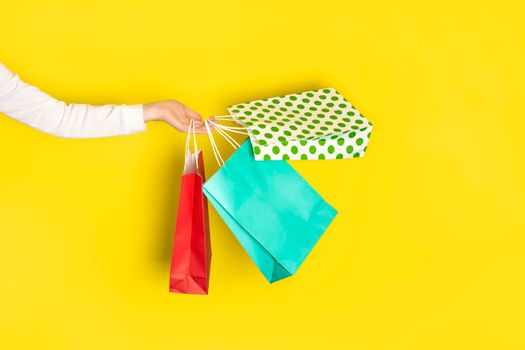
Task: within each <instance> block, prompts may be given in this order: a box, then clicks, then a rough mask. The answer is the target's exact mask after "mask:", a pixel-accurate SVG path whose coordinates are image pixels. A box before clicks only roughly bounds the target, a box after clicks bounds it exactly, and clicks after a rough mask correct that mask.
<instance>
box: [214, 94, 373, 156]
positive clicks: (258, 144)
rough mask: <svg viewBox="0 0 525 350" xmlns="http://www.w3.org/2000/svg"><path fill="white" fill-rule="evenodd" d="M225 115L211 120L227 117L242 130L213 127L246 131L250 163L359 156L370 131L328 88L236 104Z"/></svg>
mask: <svg viewBox="0 0 525 350" xmlns="http://www.w3.org/2000/svg"><path fill="white" fill-rule="evenodd" d="M228 112H229V113H230V116H222V117H221V116H218V117H216V119H217V120H219V121H220V120H232V119H233V121H235V122H237V123H238V124H240V125H241V126H242V127H231V126H225V125H224V124H220V125H219V124H216V127H217V128H221V129H222V130H223V131H231V132H237V133H247V134H248V135H249V137H250V142H251V144H252V147H253V153H254V157H255V159H256V160H288V159H291V160H307V159H310V160H317V159H342V158H357V157H362V156H363V155H364V154H365V151H366V148H367V145H368V140H369V138H370V133H371V131H372V124H371V123H370V122H369V121H368V120H367V119H366V118H364V117H363V116H362V115H361V114H360V113H359V111H358V110H357V109H356V108H355V107H354V106H352V104H351V103H350V102H348V101H347V100H346V99H345V98H344V97H343V96H342V95H341V94H340V93H339V92H337V91H336V90H335V89H332V88H327V89H321V90H317V91H306V92H302V93H298V94H290V95H286V96H279V97H272V98H266V99H263V100H257V101H251V102H247V103H242V104H237V105H233V106H230V107H229V108H228Z"/></svg>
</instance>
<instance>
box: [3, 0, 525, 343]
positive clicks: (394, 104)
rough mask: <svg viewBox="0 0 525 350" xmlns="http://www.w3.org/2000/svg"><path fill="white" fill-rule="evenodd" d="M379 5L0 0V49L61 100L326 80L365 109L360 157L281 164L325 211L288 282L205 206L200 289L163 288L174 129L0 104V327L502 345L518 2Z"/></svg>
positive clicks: (66, 336)
mask: <svg viewBox="0 0 525 350" xmlns="http://www.w3.org/2000/svg"><path fill="white" fill-rule="evenodd" d="M393 3H394V2H376V1H354V2H353V3H350V2H347V1H286V2H285V1H266V2H260V3H259V2H249V1H206V2H205V1H193V2H190V1H186V2H182V1H154V0H150V1H129V0H126V1H124V0H119V1H108V0H105V1H101V0H90V1H83V2H80V1H65V0H63V1H47V2H44V1H24V0H17V1H5V2H3V3H2V6H1V10H0V11H1V13H2V15H1V18H2V19H1V20H0V33H1V40H0V42H1V44H0V60H1V61H2V62H3V63H4V64H5V65H6V66H8V67H9V68H11V69H12V70H13V71H15V72H17V73H19V74H20V76H21V77H22V78H23V79H24V80H26V81H28V82H30V83H33V84H35V85H37V86H39V87H40V88H42V89H43V90H45V91H47V92H49V93H51V94H52V95H54V96H56V97H58V98H61V99H63V100H65V101H68V102H79V103H80V102H83V103H91V104H105V103H141V102H149V101H155V100H162V99H178V100H180V101H182V102H184V103H186V104H188V105H189V106H191V107H193V108H194V109H196V110H198V111H200V112H201V113H202V114H203V115H213V114H225V113H226V107H227V106H228V105H229V104H232V103H237V102H244V101H249V100H253V99H257V98H263V97H271V96H275V95H280V94H284V93H292V92H299V91H303V90H308V89H313V88H321V87H328V86H333V87H335V88H337V89H338V90H339V91H341V93H342V94H343V95H344V96H345V97H346V98H347V99H349V100H350V101H351V102H352V103H354V104H355V105H356V106H357V107H358V108H359V109H360V110H361V111H362V113H363V114H364V115H365V116H367V117H368V118H369V119H370V120H371V121H372V122H373V123H374V126H375V129H374V133H373V136H372V139H371V143H370V145H369V148H368V153H367V155H366V157H365V158H362V159H350V160H344V161H311V162H292V165H293V166H294V167H295V168H296V169H297V170H298V171H299V172H300V173H301V174H302V175H303V176H304V177H305V178H306V179H307V180H308V181H309V182H310V183H311V185H312V186H313V187H314V188H316V189H317V190H318V191H319V192H320V193H321V194H322V195H323V196H324V197H325V199H326V200H327V201H328V202H330V203H331V204H332V205H333V206H334V207H335V208H337V209H338V210H339V212H340V214H339V215H338V217H337V218H336V220H335V221H334V223H333V224H332V226H331V227H330V228H329V230H328V231H327V232H326V234H325V235H324V236H323V238H322V239H321V240H320V242H319V244H318V245H317V246H316V248H315V249H314V250H313V252H312V253H311V255H310V256H309V257H308V259H307V260H306V262H305V263H304V264H303V266H302V267H301V269H300V270H299V272H298V273H297V274H296V275H295V276H293V277H291V278H288V279H286V280H283V281H281V282H278V283H275V284H274V285H269V284H268V283H267V282H266V281H265V280H264V278H263V276H262V274H261V273H259V271H258V270H257V269H256V267H255V265H254V264H253V263H252V262H251V261H250V259H249V258H248V256H247V255H246V254H245V253H244V251H243V250H242V248H241V247H240V245H239V244H238V243H237V241H236V240H235V238H234V237H233V235H232V234H231V233H230V232H229V230H228V229H227V228H226V227H225V225H224V224H223V223H222V221H221V220H220V218H219V217H218V216H217V214H216V213H215V211H214V210H210V220H211V227H212V232H211V233H212V241H213V242H212V243H213V266H212V276H211V288H210V295H209V296H207V297H202V296H188V295H178V294H170V293H168V291H167V289H168V272H169V259H170V253H171V243H172V239H173V228H174V221H175V215H176V208H177V200H178V186H179V181H180V175H181V167H182V158H181V157H182V152H183V142H184V135H183V134H180V133H177V132H176V131H175V130H174V129H171V128H170V127H169V126H167V125H165V124H158V123H157V124H150V125H148V131H147V132H146V133H142V134H137V135H133V136H129V137H116V138H108V139H94V140H67V139H60V138H56V137H52V136H49V135H45V134H43V133H40V132H38V131H36V130H32V129H30V128H28V127H26V126H24V125H22V124H20V123H18V122H16V121H14V120H11V119H9V118H7V117H5V116H1V118H0V148H1V157H0V166H1V168H0V169H1V170H0V196H1V197H0V280H1V281H0V344H1V345H0V346H1V347H2V348H3V349H53V350H57V349H317V348H323V349H360V350H363V349H523V348H525V334H524V332H523V327H524V321H525V320H524V313H525V302H524V300H523V296H524V294H525V284H524V282H523V273H524V268H525V249H524V246H525V237H524V233H525V223H524V219H523V209H524V207H525V206H524V204H525V190H524V176H525V173H524V170H525V167H524V157H523V152H524V149H525V148H524V146H525V138H524V137H523V135H522V134H523V128H524V127H525V121H524V113H523V110H524V108H523V102H524V101H525V94H524V88H523V82H524V81H525V75H524V71H523V62H524V61H525V53H524V52H525V51H524V46H523V44H524V39H525V29H524V26H523V23H524V22H525V15H524V13H525V6H523V5H521V4H520V2H518V1H516V2H515V3H512V2H506V1H494V2H492V1H481V2H480V1H464V2H458V1H433V2H420V1H401V2H396V4H393ZM459 3H461V4H459ZM199 142H200V144H201V145H202V147H203V149H204V152H205V157H206V167H207V169H206V170H207V172H208V175H211V174H213V173H214V172H215V171H216V170H217V165H216V163H215V160H214V159H213V157H212V154H211V152H210V148H209V144H208V142H207V139H206V138H205V137H200V138H199ZM219 146H220V148H221V150H222V152H223V154H225V155H229V154H231V149H230V148H229V146H228V145H227V144H226V143H225V142H224V141H222V140H221V142H220V144H219Z"/></svg>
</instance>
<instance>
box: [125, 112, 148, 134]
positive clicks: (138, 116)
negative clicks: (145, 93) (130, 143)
mask: <svg viewBox="0 0 525 350" xmlns="http://www.w3.org/2000/svg"><path fill="white" fill-rule="evenodd" d="M122 108H123V113H122V117H123V118H124V123H125V124H126V129H127V133H128V134H134V133H136V132H142V131H146V123H144V108H143V106H142V105H124V106H122Z"/></svg>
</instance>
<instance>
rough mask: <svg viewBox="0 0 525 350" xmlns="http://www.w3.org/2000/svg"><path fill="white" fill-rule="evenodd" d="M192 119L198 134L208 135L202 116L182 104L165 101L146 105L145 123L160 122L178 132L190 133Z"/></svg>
mask: <svg viewBox="0 0 525 350" xmlns="http://www.w3.org/2000/svg"><path fill="white" fill-rule="evenodd" d="M190 119H193V120H194V121H195V132H196V133H198V134H205V133H206V127H205V126H204V122H203V120H202V117H201V115H200V114H199V113H197V112H195V111H192V110H191V109H189V108H188V107H186V106H185V105H183V104H182V103H180V102H177V101H163V102H153V103H148V104H145V105H144V122H149V121H152V120H160V121H164V122H166V123H168V124H170V125H171V126H173V127H174V128H175V129H177V130H178V131H181V132H188V126H189V123H190ZM210 127H211V125H210Z"/></svg>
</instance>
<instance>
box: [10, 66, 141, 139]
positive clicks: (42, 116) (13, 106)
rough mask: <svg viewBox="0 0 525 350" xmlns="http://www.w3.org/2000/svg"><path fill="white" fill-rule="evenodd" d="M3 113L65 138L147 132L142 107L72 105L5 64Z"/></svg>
mask: <svg viewBox="0 0 525 350" xmlns="http://www.w3.org/2000/svg"><path fill="white" fill-rule="evenodd" d="M0 112H1V113H4V114H6V115H8V116H10V117H11V118H14V119H16V120H19V121H21V122H22V123H24V124H27V125H29V126H31V127H33V128H36V129H38V130H41V131H43V132H45V133H48V134H52V135H56V136H61V137H71V138H88V137H106V136H116V135H128V134H132V133H136V132H140V131H144V130H146V125H145V123H144V116H143V108H142V105H119V106H117V105H105V106H90V105H86V104H69V105H68V104H66V103H64V102H62V101H59V100H57V99H55V98H53V97H51V96H49V95H48V94H46V93H44V92H42V91H40V90H39V89H38V88H36V87H34V86H31V85H29V84H26V83H25V82H23V81H22V80H20V78H19V77H18V75H16V74H13V73H12V72H11V71H10V70H9V69H7V68H6V67H5V66H4V65H3V64H2V63H0Z"/></svg>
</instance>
